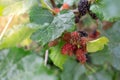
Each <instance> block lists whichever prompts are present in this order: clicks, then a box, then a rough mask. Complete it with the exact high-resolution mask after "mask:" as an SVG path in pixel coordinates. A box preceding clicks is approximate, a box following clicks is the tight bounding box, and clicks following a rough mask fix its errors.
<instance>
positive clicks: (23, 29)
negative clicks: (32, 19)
mask: <svg viewBox="0 0 120 80" xmlns="http://www.w3.org/2000/svg"><path fill="white" fill-rule="evenodd" d="M34 31H35V29H32V28H30V27H28V25H19V26H16V27H15V28H14V29H10V30H9V31H8V32H7V33H6V35H5V36H4V37H3V39H2V40H1V41H0V49H3V48H10V47H15V46H16V45H17V44H19V43H20V42H22V41H23V40H24V39H26V38H28V37H30V35H31V34H32V33H33V32H34Z"/></svg>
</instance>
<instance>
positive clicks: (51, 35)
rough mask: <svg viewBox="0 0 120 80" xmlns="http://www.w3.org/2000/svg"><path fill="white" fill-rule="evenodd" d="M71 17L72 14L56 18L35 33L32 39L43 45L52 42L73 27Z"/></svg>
mask: <svg viewBox="0 0 120 80" xmlns="http://www.w3.org/2000/svg"><path fill="white" fill-rule="evenodd" d="M73 16H74V15H73V13H72V12H68V13H65V14H61V15H58V16H56V17H55V18H54V20H53V22H52V23H51V24H50V25H47V26H45V27H43V28H41V29H39V30H38V31H36V32H35V33H34V34H33V35H32V39H33V40H35V41H37V42H38V41H41V42H42V44H43V45H44V44H46V43H47V42H49V41H53V40H54V39H56V38H58V37H60V36H61V35H62V33H63V32H64V31H65V30H68V29H70V28H71V27H72V26H73V24H74V21H73V18H72V17H73Z"/></svg>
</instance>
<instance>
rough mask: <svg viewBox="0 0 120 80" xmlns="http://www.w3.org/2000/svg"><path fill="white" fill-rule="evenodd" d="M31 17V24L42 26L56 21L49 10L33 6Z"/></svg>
mask: <svg viewBox="0 0 120 80" xmlns="http://www.w3.org/2000/svg"><path fill="white" fill-rule="evenodd" d="M29 15H30V21H31V22H33V23H37V24H40V25H43V24H45V23H51V22H52V21H53V19H54V17H53V15H52V13H50V12H49V10H47V9H45V8H42V7H39V6H33V7H32V8H31V10H30V13H29Z"/></svg>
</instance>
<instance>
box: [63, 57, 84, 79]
mask: <svg viewBox="0 0 120 80" xmlns="http://www.w3.org/2000/svg"><path fill="white" fill-rule="evenodd" d="M85 72H86V68H85V67H84V65H81V64H80V63H77V62H76V61H75V60H74V59H72V58H69V59H68V60H67V61H66V63H65V64H64V69H63V72H62V73H61V80H81V79H82V78H81V77H82V75H83V74H84V73H85ZM82 80H83V79H82Z"/></svg>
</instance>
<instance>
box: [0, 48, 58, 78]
mask: <svg viewBox="0 0 120 80" xmlns="http://www.w3.org/2000/svg"><path fill="white" fill-rule="evenodd" d="M3 52H4V53H3ZM0 54H4V58H3V59H2V60H1V61H0V79H1V80H35V79H37V80H39V79H42V80H56V79H57V77H56V74H54V70H50V69H49V68H48V67H45V66H43V58H41V57H39V56H38V55H36V54H35V53H32V52H30V51H25V50H23V49H21V48H11V49H9V50H8V51H2V52H0Z"/></svg>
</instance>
